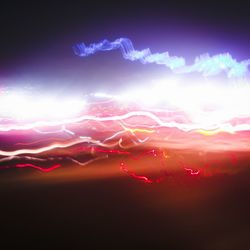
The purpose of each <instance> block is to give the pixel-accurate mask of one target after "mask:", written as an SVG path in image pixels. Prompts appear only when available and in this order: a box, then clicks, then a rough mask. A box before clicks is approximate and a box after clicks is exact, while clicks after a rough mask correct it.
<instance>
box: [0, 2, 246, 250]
mask: <svg viewBox="0 0 250 250" xmlns="http://www.w3.org/2000/svg"><path fill="white" fill-rule="evenodd" d="M161 2H162V3H161ZM0 9H1V10H0V25H1V39H0V80H1V81H2V82H4V83H5V85H6V83H7V84H8V83H9V82H10V81H11V80H12V79H17V78H18V77H19V76H21V77H22V78H23V79H29V77H31V78H32V77H34V76H35V77H36V76H38V77H41V79H43V80H44V79H47V78H46V77H47V75H49V77H48V79H57V78H58V79H60V80H61V79H64V78H65V79H66V80H67V79H69V78H70V77H71V76H72V77H73V76H74V77H75V78H74V77H73V78H74V79H75V82H74V81H73V80H72V82H70V83H68V84H69V85H70V86H71V88H72V89H74V88H76V89H78V88H79V79H81V78H82V77H83V76H82V75H81V74H79V71H80V70H83V69H84V67H87V69H88V70H89V71H90V72H91V74H94V75H96V73H95V71H94V70H93V65H96V62H95V61H93V60H94V59H89V61H88V62H82V61H81V59H79V58H77V57H75V56H74V55H73V53H72V50H71V46H72V45H73V44H74V43H76V42H79V41H86V43H90V42H96V41H99V40H102V39H104V38H108V39H110V40H112V39H115V38H117V37H122V36H126V37H129V38H131V39H132V40H133V41H135V42H136V44H138V46H139V47H140V48H145V47H152V48H153V49H154V50H157V49H158V48H159V49H160V50H161V51H163V50H170V51H171V52H172V53H173V54H174V53H177V54H178V55H186V56H188V57H191V58H194V57H195V56H197V54H199V53H203V52H211V53H220V52H225V50H226V51H230V52H231V53H232V54H235V56H236V57H237V58H239V59H245V58H250V51H249V44H250V28H249V27H250V15H249V6H247V1H242V2H240V1H216V2H212V1H199V2H194V1H192V2H190V1H183V2H181V1H176V0H175V1H172V2H168V1H141V2H139V1H125V0H124V1H116V2H110V1H101V3H99V2H97V1H89V2H88V1H82V2H73V1H68V3H64V2H63V1H58V2H52V1H51V2H50V3H49V4H48V3H46V4H45V3H44V2H43V1H41V2H37V1H33V2H31V3H23V2H22V1H19V2H18V3H15V2H10V1H8V2H7V1H6V3H5V4H1V7H0ZM173 34H174V35H175V36H176V37H177V38H178V43H175V38H174V37H173ZM187 44H188V45H190V47H189V46H187ZM107 58H108V57H102V56H100V60H101V62H105V63H106V61H107ZM117 58H120V57H119V56H117V57H116V59H117ZM121 61H122V60H121ZM70 63H73V64H74V67H70V66H69V64H70ZM111 65H112V62H110V61H108V62H107V66H106V67H107V68H106V67H104V68H101V67H100V66H97V67H99V68H98V70H100V72H106V70H109V71H108V73H107V75H108V74H109V73H110V72H112V67H111ZM121 67H123V66H122V62H121ZM128 67H129V68H128V70H130V69H131V68H132V67H134V66H131V68H130V66H128ZM122 70H123V68H122ZM86 71H87V70H86ZM145 71H146V70H145ZM75 74H76V75H75ZM86 74H87V73H86ZM104 74H105V73H104ZM91 77H92V78H91ZM91 77H90V76H89V77H87V78H86V79H88V80H90V81H91V80H99V79H98V78H95V77H93V76H91ZM105 77H106V76H105ZM105 77H103V78H104V79H106V78H105ZM107 77H108V76H107ZM76 78H77V79H76ZM78 78H79V79H78ZM107 79H108V78H107ZM107 79H106V81H108V80H107ZM116 80H117V78H116ZM54 81H55V80H54ZM74 83H75V85H74ZM41 84H42V85H44V86H45V87H44V89H48V86H52V85H53V88H57V87H58V86H59V84H58V82H57V81H55V83H54V84H50V83H45V82H42V83H41ZM60 84H61V82H60ZM62 85H63V86H64V87H63V88H64V89H65V88H66V90H67V86H68V85H67V83H65V84H62ZM97 85H98V83H97ZM60 86H61V85H60ZM98 86H99V85H98ZM100 86H101V84H100ZM106 87H107V88H109V86H108V85H107V86H106ZM59 91H60V90H59ZM3 177H5V175H0V179H1V178H3ZM248 184H249V171H248V173H244V174H242V175H241V174H238V175H236V176H230V178H229V177H224V176H221V177H218V178H217V177H216V178H212V177H211V179H206V180H200V181H199V182H197V183H181V184H180V186H177V187H176V186H175V185H174V186H171V185H170V186H171V187H169V184H168V183H164V184H161V185H159V186H154V187H150V186H146V187H145V186H143V185H141V184H137V183H136V182H134V181H133V180H130V179H129V178H128V179H125V178H123V179H122V180H119V179H106V180H102V181H99V180H96V181H87V182H80V181H78V182H72V183H63V182H62V183H55V184H51V183H50V184H48V185H46V182H44V183H43V184H41V185H39V184H33V183H32V182H30V183H26V184H25V183H24V182H22V181H20V182H17V183H16V184H15V183H14V182H12V183H11V185H8V184H6V183H4V184H3V183H2V182H1V183H0V201H1V212H0V214H1V216H0V227H1V234H0V242H3V240H4V239H5V241H6V242H5V243H8V244H9V245H17V246H18V248H19V249H20V248H21V246H26V248H27V246H31V249H39V246H41V245H43V246H46V248H47V249H50V248H51V247H52V244H53V245H54V246H53V248H55V249H57V248H58V247H60V249H62V248H63V247H65V246H66V245H67V249H71V248H72V249H92V248H91V247H88V246H87V245H92V247H93V248H95V249H106V248H107V249H111V247H114V248H115V249H122V248H124V249H142V248H141V247H143V249H147V248H149V249H171V250H172V249H186V250H187V249H199V250H203V249H204V250H213V249H215V250H217V249H218V250H223V249H237V250H239V249H249V246H250V240H249V238H250V236H249V235H250V227H249V220H248V215H249V209H250V203H249V191H250V190H249V185H248ZM211 187H212V188H211ZM166 190H167V191H166ZM216 190H219V192H217V191H216ZM168 198H169V199H168ZM34 239H35V243H33V242H32V241H33V240H34ZM52 242H53V243H52ZM79 247H80V248H79ZM105 247H106V248H105ZM6 249H8V248H6ZM43 249H45V248H43Z"/></svg>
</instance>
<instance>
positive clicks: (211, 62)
mask: <svg viewBox="0 0 250 250" xmlns="http://www.w3.org/2000/svg"><path fill="white" fill-rule="evenodd" d="M116 49H120V50H121V52H122V55H123V57H124V58H125V59H127V60H130V61H137V60H139V61H141V62H142V63H156V64H162V65H165V66H166V67H168V68H170V69H171V70H173V71H174V72H175V73H191V72H199V73H202V74H203V75H204V76H210V75H217V74H219V73H220V72H222V71H225V72H226V73H227V76H228V77H242V76H245V75H246V74H247V72H248V66H249V64H250V60H244V61H241V62H237V61H236V60H235V59H233V58H232V56H231V55H230V54H229V53H224V54H218V55H215V56H209V54H204V55H201V56H199V57H197V58H196V59H195V61H194V63H193V64H192V65H189V66H188V65H186V63H185V59H184V58H183V57H177V56H170V55H169V53H168V52H163V53H155V54H152V53H151V51H150V49H149V48H147V49H143V50H135V49H134V46H133V43H132V42H131V40H129V39H128V38H118V39H116V40H115V41H113V42H110V41H108V40H103V41H101V42H99V43H92V44H90V45H89V46H86V45H85V44H84V43H80V44H76V45H75V46H74V47H73V50H74V52H75V54H76V55H78V56H82V57H85V56H89V55H91V54H95V53H96V52H98V51H110V50H116Z"/></svg>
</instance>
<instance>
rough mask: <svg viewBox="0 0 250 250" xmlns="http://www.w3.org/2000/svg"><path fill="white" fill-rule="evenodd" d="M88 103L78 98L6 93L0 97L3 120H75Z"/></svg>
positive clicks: (0, 115)
mask: <svg viewBox="0 0 250 250" xmlns="http://www.w3.org/2000/svg"><path fill="white" fill-rule="evenodd" d="M85 106H86V101H85V100H82V99H80V98H77V97H73V98H72V97H71V98H69V97H65V98H64V97H60V98H58V97H54V96H45V97H44V96H30V95H28V94H24V93H20V92H18V91H17V92H11V93H9V92H5V93H2V94H1V96H0V117H1V120H4V119H11V120H17V121H24V122H25V121H57V120H59V119H67V118H73V117H75V116H77V115H78V114H80V113H81V111H83V110H84V109H85Z"/></svg>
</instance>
